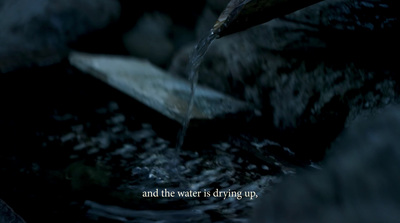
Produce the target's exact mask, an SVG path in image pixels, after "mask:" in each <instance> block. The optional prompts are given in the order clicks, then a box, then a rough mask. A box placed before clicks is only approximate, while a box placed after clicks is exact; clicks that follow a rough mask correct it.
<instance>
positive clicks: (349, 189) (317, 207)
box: [252, 105, 400, 223]
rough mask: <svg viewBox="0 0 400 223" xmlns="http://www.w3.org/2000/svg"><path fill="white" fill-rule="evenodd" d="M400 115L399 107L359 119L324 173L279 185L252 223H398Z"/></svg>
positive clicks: (306, 174) (337, 145)
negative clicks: (399, 140)
mask: <svg viewBox="0 0 400 223" xmlns="http://www.w3.org/2000/svg"><path fill="white" fill-rule="evenodd" d="M399 112H400V107H399V106H398V105H396V106H389V107H387V108H385V109H384V110H382V111H378V112H376V113H375V114H371V113H369V114H367V115H364V116H361V117H359V118H358V119H357V120H356V121H354V122H353V123H352V124H351V126H350V127H349V128H348V129H346V130H345V132H344V133H343V134H342V135H341V136H340V137H339V138H338V140H336V141H335V143H334V144H333V146H332V148H331V153H330V154H329V157H328V159H327V160H326V161H325V162H324V164H323V165H322V170H318V171H313V172H303V173H302V174H299V175H297V176H296V177H288V178H287V179H285V180H283V181H282V182H281V183H279V184H278V185H276V187H275V188H274V189H273V190H272V192H271V193H269V194H266V196H265V197H264V198H263V200H262V201H261V202H260V203H259V204H258V205H259V206H257V209H256V212H255V213H256V214H255V216H254V219H253V221H252V222H259V223H261V222H269V223H281V222H282V223H283V222H298V223H302V222H321V223H328V222H332V223H333V222H396V221H397V219H399V218H400V214H399V212H398V211H397V210H399V208H400V193H399V191H398V188H399V187H400V180H399V177H398V170H399V168H400V145H399V143H398V135H399V134H400V115H399V114H400V113H399Z"/></svg>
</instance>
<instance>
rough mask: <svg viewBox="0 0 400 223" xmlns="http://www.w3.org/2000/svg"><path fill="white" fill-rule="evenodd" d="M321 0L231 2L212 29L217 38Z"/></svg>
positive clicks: (232, 0) (238, 0) (242, 0)
mask: <svg viewBox="0 0 400 223" xmlns="http://www.w3.org/2000/svg"><path fill="white" fill-rule="evenodd" d="M320 1H322V0H231V1H230V2H229V3H228V5H227V7H226V8H225V10H224V11H223V12H222V13H221V15H220V17H219V18H218V20H217V22H216V23H215V25H214V27H213V32H214V33H215V34H217V35H218V38H220V37H223V36H226V35H229V34H232V33H236V32H239V31H242V30H245V29H248V28H250V27H253V26H255V25H259V24H261V23H265V22H267V21H269V20H272V19H274V18H277V17H280V16H284V15H286V14H289V13H291V12H294V11H297V10H299V9H302V8H304V7H307V6H309V5H312V4H314V3H317V2H320Z"/></svg>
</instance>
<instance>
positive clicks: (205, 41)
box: [176, 30, 217, 150]
mask: <svg viewBox="0 0 400 223" xmlns="http://www.w3.org/2000/svg"><path fill="white" fill-rule="evenodd" d="M216 37H217V35H216V34H215V33H214V32H213V30H211V31H210V33H209V34H208V35H207V36H205V37H204V38H202V39H201V40H200V42H199V43H198V44H197V45H196V47H195V48H194V50H193V52H192V54H191V55H190V58H189V64H188V67H187V72H188V74H189V81H190V83H191V86H190V88H191V89H190V91H191V92H190V100H189V104H188V108H187V111H186V117H185V119H184V120H183V123H182V129H181V131H180V132H179V134H178V141H177V145H176V148H177V149H178V150H179V149H180V148H181V147H182V145H183V140H184V138H185V135H186V131H187V128H188V127H189V122H190V119H191V117H192V109H193V105H194V99H195V92H196V86H197V81H198V78H199V66H200V64H201V62H202V61H203V58H204V55H205V54H206V53H207V51H208V48H209V47H210V45H211V44H212V42H213V41H214V40H215V38H216Z"/></svg>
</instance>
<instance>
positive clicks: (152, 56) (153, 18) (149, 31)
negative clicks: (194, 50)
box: [123, 13, 174, 66]
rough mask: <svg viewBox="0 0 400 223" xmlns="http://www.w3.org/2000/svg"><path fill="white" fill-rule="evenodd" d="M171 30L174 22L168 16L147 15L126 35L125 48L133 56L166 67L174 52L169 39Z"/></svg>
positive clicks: (158, 14)
mask: <svg viewBox="0 0 400 223" xmlns="http://www.w3.org/2000/svg"><path fill="white" fill-rule="evenodd" d="M171 28H172V21H171V19H170V18H169V17H168V16H167V15H164V14H161V13H153V14H145V15H144V16H143V17H142V18H141V19H140V20H139V21H138V22H137V24H136V26H135V27H134V28H133V29H132V30H131V31H129V32H127V33H126V34H125V35H124V37H123V40H124V44H125V47H126V49H127V50H128V51H129V52H130V54H131V55H133V56H136V57H139V58H145V59H148V60H149V61H150V62H152V63H154V64H156V65H159V66H166V64H168V63H169V61H170V60H171V57H172V54H173V51H174V45H173V42H172V40H171V39H170V38H169V35H170V29H171Z"/></svg>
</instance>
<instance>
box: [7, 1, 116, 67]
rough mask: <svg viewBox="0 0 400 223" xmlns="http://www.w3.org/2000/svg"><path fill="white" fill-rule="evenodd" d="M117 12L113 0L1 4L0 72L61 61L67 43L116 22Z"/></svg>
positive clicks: (9, 2) (65, 53)
mask: <svg viewBox="0 0 400 223" xmlns="http://www.w3.org/2000/svg"><path fill="white" fill-rule="evenodd" d="M119 11H120V8H119V3H118V1H116V0H100V1H76V0H74V1H68V0H58V1H49V0H39V1H35V3H32V1H28V0H17V1H11V0H10V1H9V0H6V1H2V3H1V4H0V29H1V30H2V31H1V33H0V42H1V43H2V45H1V47H0V73H5V72H9V71H12V70H14V69H17V68H21V67H30V66H34V65H36V66H44V65H49V64H52V63H55V62H58V61H60V60H61V59H63V58H65V57H66V56H67V51H68V44H69V43H71V42H72V41H75V40H77V38H78V37H79V36H81V35H83V34H87V33H89V32H92V31H94V30H98V29H101V28H104V27H105V26H107V25H108V24H110V22H112V21H115V20H116V19H117V18H118V17H119Z"/></svg>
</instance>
